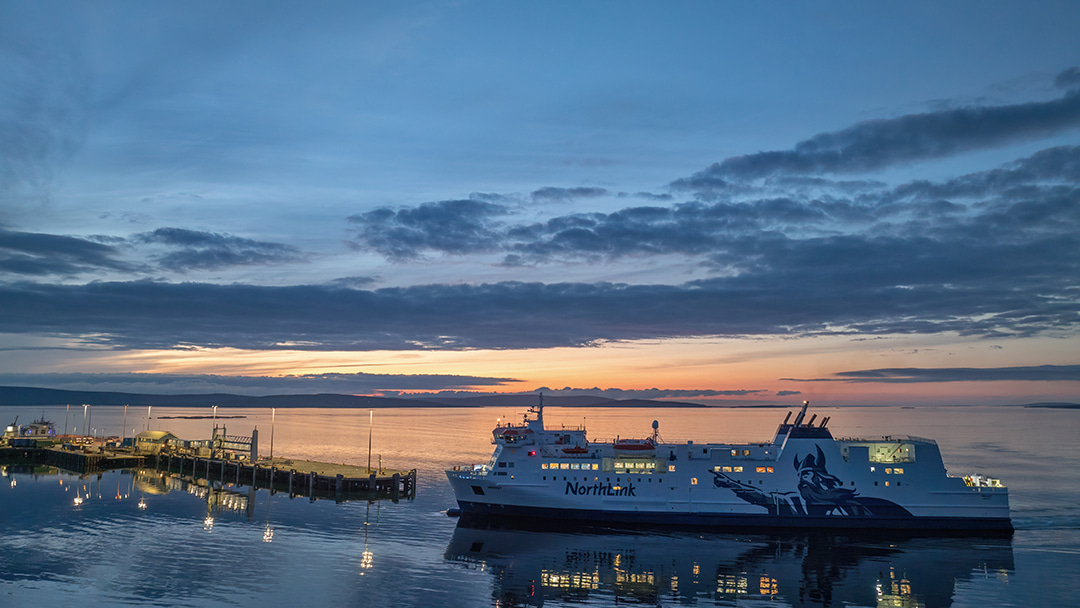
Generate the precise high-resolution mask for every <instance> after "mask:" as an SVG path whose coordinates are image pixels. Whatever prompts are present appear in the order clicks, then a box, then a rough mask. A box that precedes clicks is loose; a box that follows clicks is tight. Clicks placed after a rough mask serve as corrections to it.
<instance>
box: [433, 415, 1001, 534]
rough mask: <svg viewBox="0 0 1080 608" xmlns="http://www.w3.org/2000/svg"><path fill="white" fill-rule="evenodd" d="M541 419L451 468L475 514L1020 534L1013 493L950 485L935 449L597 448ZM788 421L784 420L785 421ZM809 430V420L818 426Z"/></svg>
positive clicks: (884, 441)
mask: <svg viewBox="0 0 1080 608" xmlns="http://www.w3.org/2000/svg"><path fill="white" fill-rule="evenodd" d="M537 414H538V415H537V417H536V419H535V420H526V421H525V423H524V424H523V425H520V426H502V427H498V428H496V429H495V431H494V434H495V441H494V443H495V444H496V449H495V453H494V455H493V456H492V459H491V461H490V462H489V463H488V464H486V465H477V466H474V467H471V468H470V467H465V468H463V469H458V470H450V471H447V477H448V478H449V480H450V484H451V486H452V487H453V489H454V494H455V497H456V498H457V501H458V505H459V507H460V508H461V510H462V511H463V512H466V513H494V514H502V515H521V516H533V517H544V518H555V519H572V520H577V521H598V522H620V523H660V524H669V523H670V524H690V525H708V526H751V527H778V528H849V529H851V528H892V529H944V530H957V531H961V530H987V531H989V530H1011V529H1012V525H1011V523H1010V519H1009V496H1008V489H1007V488H1005V487H1004V486H1002V485H1001V484H1000V482H998V481H997V480H993V479H986V478H981V477H978V476H971V477H951V476H949V475H948V474H947V473H946V472H945V467H944V464H943V463H942V460H941V453H940V451H939V450H938V446H937V444H936V443H935V442H933V441H931V440H928V439H919V438H913V437H882V438H877V439H866V440H863V439H844V440H836V439H834V438H833V437H832V435H831V433H830V432H829V431H828V429H826V428H824V427H823V426H817V427H815V426H810V425H809V424H806V425H804V424H802V417H803V415H804V414H805V406H804V409H803V412H802V413H800V414H799V416H798V417H797V418H796V421H795V423H793V424H790V425H789V424H782V425H781V426H780V428H779V429H778V430H777V433H776V437H775V439H774V440H773V441H772V442H771V443H760V444H738V445H729V444H694V443H692V442H691V443H686V444H663V443H655V442H654V443H651V444H650V443H648V442H647V441H648V440H646V442H639V443H637V444H625V445H620V444H617V443H616V444H613V443H603V444H597V443H589V442H588V441H587V440H586V438H585V431H584V429H574V430H569V431H568V430H562V429H560V430H557V431H556V430H546V429H544V428H543V416H542V410H538V411H537ZM785 422H786V421H785ZM811 424H812V423H811Z"/></svg>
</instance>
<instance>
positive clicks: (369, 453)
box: [367, 410, 375, 475]
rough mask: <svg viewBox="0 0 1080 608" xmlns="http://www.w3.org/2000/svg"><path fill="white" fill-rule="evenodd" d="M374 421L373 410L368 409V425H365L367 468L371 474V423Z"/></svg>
mask: <svg viewBox="0 0 1080 608" xmlns="http://www.w3.org/2000/svg"><path fill="white" fill-rule="evenodd" d="M374 421H375V410H368V427H367V470H368V474H369V475H370V474H371V425H372V423H373V422H374Z"/></svg>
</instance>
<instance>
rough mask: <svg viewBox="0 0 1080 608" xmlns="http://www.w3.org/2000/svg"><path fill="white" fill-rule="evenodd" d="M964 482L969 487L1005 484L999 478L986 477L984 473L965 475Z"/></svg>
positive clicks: (994, 486) (1002, 485) (1000, 486)
mask: <svg viewBox="0 0 1080 608" xmlns="http://www.w3.org/2000/svg"><path fill="white" fill-rule="evenodd" d="M964 483H965V484H967V486H968V487H969V488H1004V487H1005V484H1003V483H1001V480H1000V479H995V478H993V477H987V476H985V475H978V474H975V475H965V476H964Z"/></svg>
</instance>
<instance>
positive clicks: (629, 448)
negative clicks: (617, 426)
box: [615, 437, 656, 455]
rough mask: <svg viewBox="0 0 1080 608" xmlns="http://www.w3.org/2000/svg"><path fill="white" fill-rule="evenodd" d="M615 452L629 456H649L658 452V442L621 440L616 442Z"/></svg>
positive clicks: (651, 440)
mask: <svg viewBox="0 0 1080 608" xmlns="http://www.w3.org/2000/svg"><path fill="white" fill-rule="evenodd" d="M615 451H616V452H625V453H628V454H642V455H644V454H647V453H649V452H655V451H656V441H655V440H654V439H652V438H651V437H650V438H649V439H619V440H616V441H615Z"/></svg>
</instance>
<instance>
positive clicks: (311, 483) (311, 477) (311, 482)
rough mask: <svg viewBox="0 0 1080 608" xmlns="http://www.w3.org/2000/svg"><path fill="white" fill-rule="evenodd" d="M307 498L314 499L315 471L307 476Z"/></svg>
mask: <svg viewBox="0 0 1080 608" xmlns="http://www.w3.org/2000/svg"><path fill="white" fill-rule="evenodd" d="M307 493H308V496H309V497H311V498H315V471H312V472H311V473H309V474H308V492H307Z"/></svg>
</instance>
